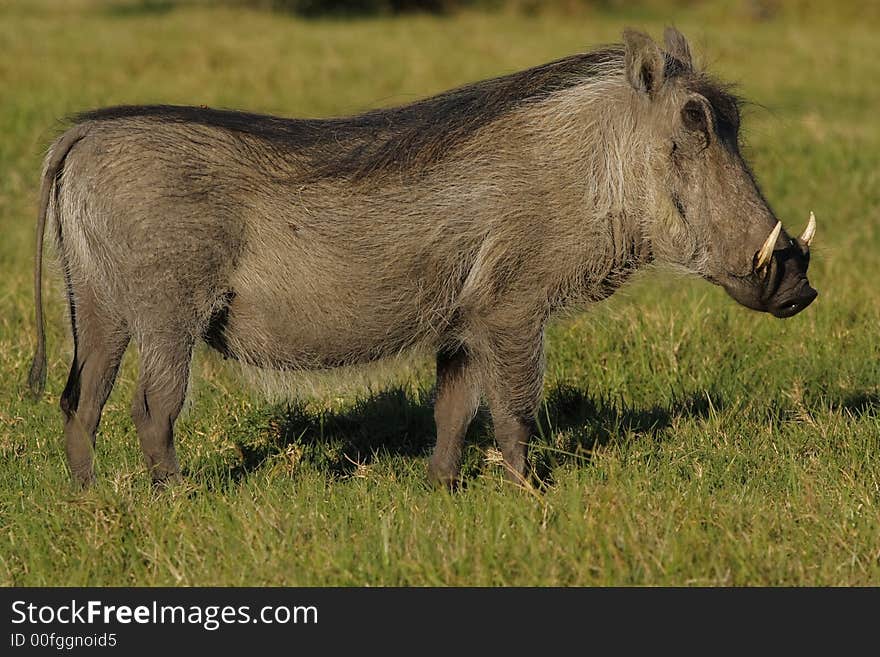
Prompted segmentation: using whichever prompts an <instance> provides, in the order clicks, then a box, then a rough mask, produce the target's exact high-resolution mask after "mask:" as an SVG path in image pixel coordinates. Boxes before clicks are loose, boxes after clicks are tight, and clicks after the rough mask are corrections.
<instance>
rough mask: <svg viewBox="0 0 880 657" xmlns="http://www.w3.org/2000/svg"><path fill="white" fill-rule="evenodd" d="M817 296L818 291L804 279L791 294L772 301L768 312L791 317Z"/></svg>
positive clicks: (781, 316)
mask: <svg viewBox="0 0 880 657" xmlns="http://www.w3.org/2000/svg"><path fill="white" fill-rule="evenodd" d="M817 296H819V293H818V292H816V290H814V289H813V288H812V287H810V284H809V283H807V281H806V279H804V281H803V282H802V283H801V284H800V285H799V286H798V287H797V289H796V290H795V293H794V294H793V295H791V296H787V297H785V298H784V299H781V300H780V301H779V302H778V303H774V304H773V307H772V308H771V309H770V313H771V314H772V315H773V316H774V317H780V318H785V317H793V316H794V315H797V314H798V313H799V312H800V311H802V310H803V309H804V308H806V307H807V306H809V305H810V304H811V303H813V301H814V300H815V299H816V297H817Z"/></svg>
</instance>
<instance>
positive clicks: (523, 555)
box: [0, 0, 880, 585]
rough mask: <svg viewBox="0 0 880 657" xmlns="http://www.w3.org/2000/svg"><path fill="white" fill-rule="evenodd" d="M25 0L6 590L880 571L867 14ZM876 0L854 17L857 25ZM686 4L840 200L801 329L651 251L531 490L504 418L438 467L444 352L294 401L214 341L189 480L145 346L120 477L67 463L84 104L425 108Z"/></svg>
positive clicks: (550, 439) (772, 173)
mask: <svg viewBox="0 0 880 657" xmlns="http://www.w3.org/2000/svg"><path fill="white" fill-rule="evenodd" d="M60 4H61V3H49V2H45V1H42V2H37V3H24V2H16V3H10V2H0V44H2V52H3V56H2V57H0V90H2V98H3V100H2V103H0V135H2V137H0V274H2V278H0V458H2V464H3V465H2V468H0V583H2V584H5V585H129V584H132V585H177V584H180V585H221V584H231V585H268V584H276V585H395V584H402V585H424V584H448V585H466V584H468V585H594V584H649V585H657V584H661V585H686V584H694V585H714V584H734V585H761V584H765V585H868V584H871V585H878V584H880V365H878V363H880V353H878V352H880V348H878V335H880V303H878V302H880V289H878V286H877V283H878V280H880V231H878V226H880V123H878V121H877V108H878V107H880V87H878V85H877V84H876V80H877V79H880V41H878V39H877V37H876V34H877V25H876V24H871V22H870V21H868V20H864V19H859V18H858V17H857V15H855V14H853V13H852V12H849V13H843V14H841V15H827V14H826V15H819V14H816V13H813V14H810V13H807V14H804V15H802V16H800V17H797V16H795V15H793V14H784V15H781V16H780V17H777V18H775V19H772V20H768V21H759V20H757V19H756V18H755V17H754V16H753V15H752V14H751V13H750V12H749V11H748V10H747V9H746V6H747V5H748V3H741V4H739V3H736V4H734V8H733V9H731V10H729V11H727V10H725V8H724V7H725V6H729V5H731V3H721V2H713V3H708V4H703V5H701V6H700V7H697V8H693V9H689V10H687V11H671V12H664V11H662V6H663V4H662V3H656V2H654V3H648V5H649V10H648V11H646V12H645V14H644V16H640V15H638V14H637V13H634V12H633V11H632V10H628V13H627V14H626V15H624V16H622V15H616V14H613V13H602V12H597V11H592V12H585V13H583V14H580V15H578V16H576V17H574V18H573V17H571V16H565V15H554V14H544V15H538V16H533V17H527V16H522V15H516V14H513V13H501V14H497V15H483V14H463V15H460V16H455V17H449V18H432V17H425V16H411V17H406V18H403V19H371V20H361V21H355V22H342V21H311V22H305V21H300V20H296V19H294V18H291V17H288V16H284V15H277V14H271V13H265V12H250V11H245V10H233V9H223V10H221V9H216V10H212V9H209V8H205V7H192V8H184V9H172V10H169V11H161V12H157V11H143V12H138V11H136V10H132V9H131V8H129V9H126V10H125V11H119V10H118V9H112V8H111V9H108V8H107V6H108V5H107V3H103V4H101V3H96V2H87V1H85V0H80V1H78V2H74V3H69V4H67V5H64V7H65V8H64V9H58V8H57V6H58V5H60ZM848 16H850V17H849V18H848ZM667 22H674V23H675V24H676V25H677V26H678V27H680V28H681V29H682V30H683V31H684V32H685V33H686V34H688V35H689V36H690V37H691V39H692V42H693V44H694V46H695V48H696V50H697V51H698V52H700V53H703V54H705V56H706V59H707V60H708V61H709V62H710V66H711V69H712V70H713V71H714V72H716V73H717V74H718V75H720V76H722V77H724V78H727V79H730V80H733V81H736V82H738V83H739V85H740V89H739V90H740V92H741V93H743V94H745V95H746V96H747V97H749V98H751V99H752V100H754V101H755V102H756V103H757V104H756V105H754V106H752V107H751V108H750V109H749V111H748V114H747V117H746V134H745V138H746V141H747V146H748V148H747V152H748V154H749V156H750V158H751V160H752V163H753V165H754V168H755V170H756V172H757V175H758V177H759V179H760V180H761V182H762V185H763V188H764V191H765V193H766V195H767V196H768V198H769V199H771V202H772V203H773V205H774V207H775V209H776V210H777V212H778V213H779V215H780V217H782V218H783V219H784V220H785V222H786V223H787V225H788V226H789V227H791V228H792V229H793V230H795V231H796V230H799V229H800V228H801V227H802V226H803V225H804V224H805V222H806V219H807V216H808V213H809V211H810V209H813V210H815V211H816V214H817V217H818V218H819V234H818V237H817V245H816V248H815V256H814V261H813V265H812V269H811V279H812V281H813V284H814V285H815V286H816V287H817V288H818V289H819V290H820V293H821V296H820V298H819V299H818V300H817V302H816V303H815V304H813V306H811V307H810V308H809V309H808V310H807V311H806V312H804V313H803V314H801V315H799V316H797V317H796V318H793V319H790V320H787V321H779V320H775V319H773V318H771V317H769V316H766V315H758V314H755V313H752V312H750V311H747V310H745V309H743V308H740V307H738V306H736V304H735V303H734V302H733V301H732V300H730V299H729V298H727V297H726V296H725V295H724V293H723V292H722V291H720V290H718V289H716V288H713V287H711V286H710V285H709V284H707V283H704V282H701V281H695V280H683V279H680V278H675V277H672V276H670V275H668V274H665V273H662V272H648V273H647V274H646V275H645V276H643V277H642V278H641V279H640V280H639V281H638V282H636V283H635V284H633V285H632V286H631V287H629V288H627V289H626V290H625V291H623V292H621V293H619V294H618V295H617V296H615V297H614V298H613V299H612V300H610V301H609V302H607V303H605V304H602V305H600V306H597V307H596V308H593V309H591V310H590V311H589V312H586V313H581V314H578V315H576V316H574V317H573V318H570V319H567V320H563V321H560V322H559V323H557V324H556V325H555V326H554V327H553V328H552V330H551V332H550V335H549V341H548V376H547V382H546V400H547V401H546V404H545V406H544V408H542V411H541V426H542V432H543V437H542V439H541V440H540V441H539V442H538V444H536V445H535V448H534V450H533V459H534V461H535V463H536V465H537V467H538V469H539V471H540V472H541V473H542V475H543V476H544V477H545V479H546V480H547V481H548V484H549V486H548V488H547V490H546V491H545V492H543V493H541V494H536V493H530V492H525V491H522V490H518V489H516V488H514V487H512V486H510V485H508V484H505V483H504V482H503V480H502V477H501V475H500V470H499V468H498V466H497V464H495V463H494V460H493V458H492V454H493V452H492V450H491V446H492V438H491V428H490V425H489V424H488V422H487V421H486V419H485V418H484V417H483V416H482V415H481V416H480V417H479V418H478V421H477V422H476V423H475V425H474V427H473V429H472V430H471V439H472V440H471V442H470V446H469V448H468V451H467V454H466V467H465V472H466V477H467V486H466V487H465V488H464V490H462V491H460V492H458V493H456V494H448V493H445V492H443V491H437V490H433V489H431V488H430V487H429V486H428V485H427V484H426V483H425V462H426V458H425V457H426V455H427V454H428V451H429V449H430V447H431V444H432V441H433V427H432V411H431V407H430V401H429V399H430V392H429V391H430V387H431V371H430V367H429V364H428V363H421V364H417V365H416V366H412V367H407V368H402V369H401V370H400V371H399V372H397V373H396V374H395V376H394V377H392V378H391V379H388V380H387V381H385V382H383V380H382V379H381V378H380V379H378V382H374V383H373V384H372V388H371V389H370V390H365V391H360V392H357V391H355V392H352V391H351V390H333V389H320V390H318V391H316V392H314V393H312V394H310V395H307V396H304V397H300V398H298V399H297V400H295V401H292V402H291V403H290V404H289V405H287V404H284V403H277V402H271V403H270V402H267V401H263V400H262V399H261V398H260V397H259V396H258V395H255V394H253V393H250V392H248V389H247V388H246V386H244V385H243V384H242V383H241V382H240V380H239V378H238V377H237V376H236V375H235V373H234V372H233V371H232V370H230V369H228V368H227V367H226V366H225V365H223V364H221V363H220V362H219V361H218V360H217V359H216V358H215V357H214V356H212V355H211V354H209V353H207V352H206V351H202V352H200V353H199V354H198V357H197V361H196V366H195V373H196V382H195V384H194V386H193V392H192V400H191V404H190V407H189V409H188V411H187V412H186V414H185V415H184V417H183V418H182V419H181V421H180V422H179V423H178V450H179V455H180V457H181V461H182V463H183V466H184V468H185V471H186V473H187V484H186V485H184V486H181V487H180V488H177V489H175V490H172V491H169V492H155V491H153V490H152V489H151V488H150V486H149V484H148V477H147V475H146V473H145V471H144V469H143V466H142V463H141V457H140V453H139V449H138V447H137V439H136V437H135V434H134V431H133V427H132V423H131V420H130V419H129V415H128V405H129V399H130V396H131V394H132V391H133V386H134V379H135V376H136V354H135V353H131V352H130V353H129V354H128V355H127V357H126V361H125V363H124V366H123V369H122V372H121V375H120V378H119V381H118V383H117V385H116V388H115V390H114V392H113V395H112V397H111V399H110V402H109V404H108V406H107V409H106V411H105V414H104V420H103V423H102V425H101V431H100V433H99V438H98V440H99V442H98V454H97V458H98V473H99V477H100V482H99V484H98V485H97V486H96V487H95V488H94V489H92V490H90V491H88V492H86V493H78V492H76V491H74V490H73V489H72V487H71V486H70V484H69V482H68V477H67V473H66V471H65V466H64V460H63V445H62V442H61V415H60V411H59V410H58V395H59V394H60V392H61V390H62V388H63V384H64V378H65V376H66V373H67V367H68V364H69V358H70V352H71V345H70V339H69V337H68V328H67V324H66V320H65V319H64V302H63V297H62V295H61V292H60V284H59V281H58V276H57V272H55V274H54V275H53V274H51V273H50V275H49V277H48V278H49V279H50V280H51V283H50V284H49V288H50V294H49V300H48V303H47V310H48V313H49V318H50V322H49V351H50V361H49V382H48V394H47V395H46V396H45V397H44V398H43V399H42V400H41V401H39V402H36V403H35V402H32V401H30V400H29V399H28V398H27V396H26V393H25V386H24V380H25V377H26V371H27V367H28V364H29V359H30V357H31V354H32V350H33V346H34V331H33V324H32V322H33V320H32V316H33V308H32V299H31V268H32V259H33V225H34V217H35V213H36V208H35V205H36V203H35V199H36V191H37V188H38V176H39V168H40V159H41V154H42V152H43V149H44V148H45V147H46V145H47V144H48V142H49V141H50V140H51V139H52V137H53V136H54V135H55V134H56V130H57V127H58V123H57V119H58V118H59V117H62V116H64V115H65V114H68V113H71V112H74V111H77V110H81V109H85V108H90V107H94V106H100V105H107V104H113V103H134V102H169V103H187V104H208V105H216V106H226V107H238V108H246V109H250V110H260V111H270V112H277V113H283V114H286V115H309V116H325V115H332V114H343V113H350V112H354V111H357V110H361V109H365V108H369V107H373V106H376V105H383V104H390V103H394V102H403V101H408V100H410V99H414V98H418V97H420V96H423V95H426V94H430V93H433V92H437V91H440V90H442V89H444V88H448V87H450V86H453V85H456V84H459V83H462V82H465V81H469V80H474V79H478V78H481V77H486V76H490V75H494V74H500V73H504V72H509V71H512V70H516V69H519V68H523V67H526V66H529V65H533V64H537V63H540V62H543V61H546V60H549V59H551V58H555V57H558V56H562V55H564V54H567V53H570V52H574V51H578V50H583V49H584V48H585V47H588V46H591V45H594V44H597V43H600V42H606V41H611V40H615V39H617V37H618V36H619V34H620V32H621V30H622V28H623V27H624V26H625V25H627V24H636V25H641V26H644V27H646V28H648V29H650V30H651V31H652V32H653V33H654V34H658V33H659V31H660V29H661V28H662V26H663V25H664V24H665V23H667Z"/></svg>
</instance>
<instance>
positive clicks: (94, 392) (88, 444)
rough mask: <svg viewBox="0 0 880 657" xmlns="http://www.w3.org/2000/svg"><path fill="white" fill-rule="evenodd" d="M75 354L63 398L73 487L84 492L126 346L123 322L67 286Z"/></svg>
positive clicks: (82, 289)
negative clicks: (99, 425) (96, 435)
mask: <svg viewBox="0 0 880 657" xmlns="http://www.w3.org/2000/svg"><path fill="white" fill-rule="evenodd" d="M68 295H69V301H70V311H71V313H70V314H71V323H72V325H73V343H74V355H73V363H71V366H70V374H69V376H68V377H67V385H65V386H64V392H63V393H62V394H61V410H62V411H63V412H64V418H65V419H64V441H65V449H66V451H67V464H68V467H69V468H70V474H71V477H72V478H73V480H74V483H76V484H79V485H80V486H83V487H86V486H88V485H89V484H91V482H92V481H93V479H94V476H95V474H94V466H93V452H94V447H95V434H96V433H97V431H98V424H99V423H100V421H101V411H102V410H103V408H104V404H105V403H106V402H107V397H108V396H109V395H110V390H111V389H112V388H113V382H114V381H115V380H116V373H117V371H118V369H119V363H120V362H121V361H122V356H123V354H124V353H125V348H126V347H127V346H128V341H129V334H128V331H127V330H126V328H125V324H124V322H123V321H122V320H121V319H119V318H117V317H115V316H114V315H113V314H112V313H107V312H103V311H102V309H101V308H100V307H99V305H98V304H97V302H96V299H95V295H94V294H93V292H92V291H91V290H90V289H89V288H88V287H87V286H86V285H84V284H79V285H78V286H77V289H76V290H74V289H73V288H72V287H71V286H70V285H68Z"/></svg>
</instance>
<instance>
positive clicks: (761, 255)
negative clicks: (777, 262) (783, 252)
mask: <svg viewBox="0 0 880 657" xmlns="http://www.w3.org/2000/svg"><path fill="white" fill-rule="evenodd" d="M781 230H782V222H781V221H777V222H776V226H774V227H773V230H772V231H770V236H769V237H768V238H767V241H766V242H764V246H762V247H761V250H760V251H758V258H757V260H756V261H755V269H761V268H763V267H764V266H765V265H767V263H769V262H770V257H771V256H772V255H773V250H774V249H775V248H776V240H777V239H778V238H779V231H781Z"/></svg>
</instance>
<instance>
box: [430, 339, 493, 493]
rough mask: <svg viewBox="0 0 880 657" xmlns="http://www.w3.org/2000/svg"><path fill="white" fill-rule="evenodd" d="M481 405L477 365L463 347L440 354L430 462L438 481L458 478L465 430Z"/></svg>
mask: <svg viewBox="0 0 880 657" xmlns="http://www.w3.org/2000/svg"><path fill="white" fill-rule="evenodd" d="M479 405H480V385H479V378H478V375H477V368H476V367H475V366H474V364H473V363H472V362H471V359H470V357H469V356H468V354H467V352H466V351H465V350H464V349H463V348H462V349H458V350H456V351H451V352H448V351H442V352H440V353H439V354H437V398H436V400H435V402H434V422H435V424H436V425H437V444H436V446H435V447H434V453H433V454H432V455H431V460H430V461H429V463H428V476H429V477H430V478H431V480H432V481H434V482H435V483H437V484H440V485H444V486H450V487H451V486H453V485H455V483H456V481H457V480H458V476H459V471H460V469H461V451H462V447H463V445H464V437H465V433H467V428H468V425H470V423H471V420H473V419H474V415H475V414H476V412H477V408H478V407H479Z"/></svg>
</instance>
